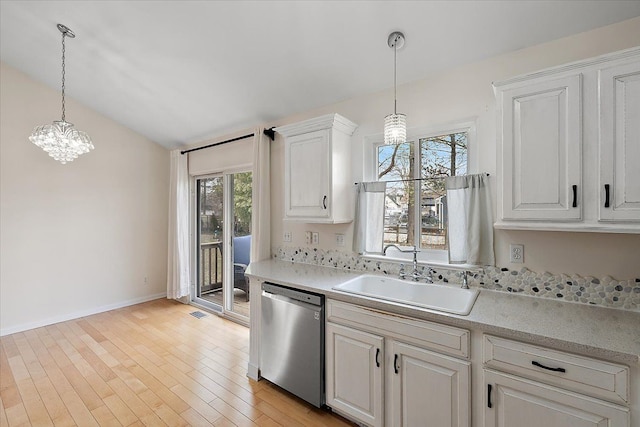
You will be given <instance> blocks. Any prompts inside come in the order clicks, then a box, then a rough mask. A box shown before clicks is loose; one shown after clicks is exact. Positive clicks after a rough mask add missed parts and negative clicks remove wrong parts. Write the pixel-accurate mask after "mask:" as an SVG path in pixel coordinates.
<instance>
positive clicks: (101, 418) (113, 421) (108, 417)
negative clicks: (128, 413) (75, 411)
mask: <svg viewBox="0 0 640 427" xmlns="http://www.w3.org/2000/svg"><path fill="white" fill-rule="evenodd" d="M91 415H93V418H95V419H96V421H97V422H98V424H100V426H101V427H104V426H114V427H115V426H122V424H120V422H119V421H118V419H117V418H116V417H115V415H113V412H111V411H110V410H109V408H108V407H107V405H102V406H100V407H98V408H96V409H94V410H93V411H91Z"/></svg>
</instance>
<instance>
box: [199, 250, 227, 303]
mask: <svg viewBox="0 0 640 427" xmlns="http://www.w3.org/2000/svg"><path fill="white" fill-rule="evenodd" d="M221 287H222V242H210V243H200V292H206V291H210V290H215V289H218V288H221Z"/></svg>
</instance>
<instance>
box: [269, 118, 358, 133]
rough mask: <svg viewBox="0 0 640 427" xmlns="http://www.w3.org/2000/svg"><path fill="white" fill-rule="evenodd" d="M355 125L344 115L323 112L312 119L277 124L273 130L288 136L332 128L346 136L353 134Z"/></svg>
mask: <svg viewBox="0 0 640 427" xmlns="http://www.w3.org/2000/svg"><path fill="white" fill-rule="evenodd" d="M357 127H358V125H357V124H355V123H353V122H352V121H351V120H349V119H347V118H346V117H343V116H341V115H340V114H337V113H333V114H325V115H324V116H320V117H315V118H313V119H309V120H304V121H302V122H298V123H293V124H290V125H285V126H279V127H277V128H275V131H276V132H278V133H279V134H280V135H282V136H285V137H289V136H295V135H300V134H303V133H307V132H314V131H317V130H323V129H331V128H333V129H335V130H337V131H340V132H342V133H344V134H346V135H348V136H351V135H353V132H354V131H355V130H356V128H357Z"/></svg>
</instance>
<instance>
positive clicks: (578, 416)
mask: <svg viewBox="0 0 640 427" xmlns="http://www.w3.org/2000/svg"><path fill="white" fill-rule="evenodd" d="M484 379H485V396H484V426H485V427H510V426H518V427H540V426H544V427H628V426H629V410H628V409H627V408H624V407H621V406H616V405H613V404H610V403H607V402H604V401H601V400H597V399H593V398H590V397H586V396H583V395H580V394H576V393H572V392H568V391H564V390H561V389H558V388H555V387H551V386H547V385H544V384H540V383H536V382H534V381H529V380H525V379H521V378H518V377H514V376H511V375H506V374H501V373H498V372H493V371H488V370H485V371H484Z"/></svg>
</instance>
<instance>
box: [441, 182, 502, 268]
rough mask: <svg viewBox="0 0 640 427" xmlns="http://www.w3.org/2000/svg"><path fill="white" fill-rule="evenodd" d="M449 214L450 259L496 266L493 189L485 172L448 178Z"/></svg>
mask: <svg viewBox="0 0 640 427" xmlns="http://www.w3.org/2000/svg"><path fill="white" fill-rule="evenodd" d="M445 187H446V189H447V210H448V215H449V224H448V238H449V262H450V263H452V264H472V265H495V258H494V253H493V215H492V213H491V206H492V205H491V191H490V188H489V177H488V176H487V175H486V174H477V175H466V176H452V177H448V178H447V179H446V180H445Z"/></svg>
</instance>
